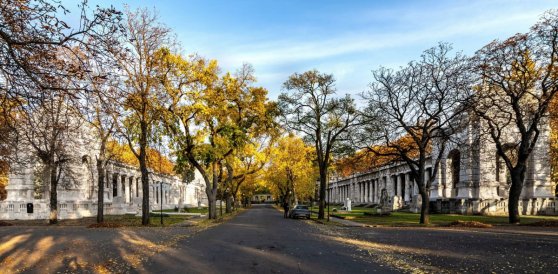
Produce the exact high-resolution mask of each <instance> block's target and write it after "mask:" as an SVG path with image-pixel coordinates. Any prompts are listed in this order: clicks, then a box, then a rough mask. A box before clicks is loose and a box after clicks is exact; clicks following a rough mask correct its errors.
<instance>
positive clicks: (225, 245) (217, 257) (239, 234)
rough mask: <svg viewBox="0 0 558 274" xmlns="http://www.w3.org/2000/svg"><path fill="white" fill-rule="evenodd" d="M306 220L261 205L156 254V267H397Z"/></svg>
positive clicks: (152, 267)
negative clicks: (327, 237)
mask: <svg viewBox="0 0 558 274" xmlns="http://www.w3.org/2000/svg"><path fill="white" fill-rule="evenodd" d="M320 235H321V234H320V232H319V231H318V230H317V229H316V227H315V226H313V225H309V224H308V223H307V222H306V221H301V220H291V219H284V218H283V215H282V213H281V212H279V211H278V210H276V209H275V208H273V207H271V206H259V205H255V206H253V207H252V208H251V209H249V210H247V211H245V212H243V213H241V214H240V215H238V216H237V217H235V218H234V219H232V220H230V221H228V222H226V223H224V224H221V225H219V226H216V227H214V228H211V229H208V230H206V231H203V232H201V233H199V234H197V235H195V236H194V237H191V238H188V239H186V240H183V241H181V242H179V243H178V244H177V246H176V247H175V248H173V249H171V250H168V251H166V252H162V253H159V254H157V255H155V256H154V257H152V258H151V259H150V260H149V261H148V262H147V264H146V265H145V269H144V270H145V271H147V272H150V273H363V272H380V273H390V272H395V269H393V268H390V267H388V266H385V265H382V264H380V263H374V262H373V261H371V260H367V259H366V258H364V257H363V256H366V255H368V253H367V251H364V250H361V249H358V248H355V247H353V246H351V245H347V244H343V243H340V242H336V241H328V240H325V239H324V238H322V237H321V236H320Z"/></svg>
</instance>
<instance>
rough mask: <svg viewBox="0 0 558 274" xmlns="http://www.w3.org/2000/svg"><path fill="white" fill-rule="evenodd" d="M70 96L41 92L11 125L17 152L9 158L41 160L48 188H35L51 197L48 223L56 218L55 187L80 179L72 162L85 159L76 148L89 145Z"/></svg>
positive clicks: (22, 162)
mask: <svg viewBox="0 0 558 274" xmlns="http://www.w3.org/2000/svg"><path fill="white" fill-rule="evenodd" d="M69 98H70V96H60V93H56V92H52V93H50V94H47V93H43V100H42V104H40V105H26V106H24V109H26V111H25V113H22V115H21V116H20V117H21V118H20V119H18V120H17V121H18V123H17V124H15V125H13V126H14V130H15V131H16V132H17V141H18V144H17V147H18V152H16V155H13V156H14V158H12V161H11V162H12V163H18V164H20V165H23V166H27V167H29V166H30V165H33V164H34V162H35V161H36V159H38V160H39V161H40V163H41V164H42V166H43V171H44V172H43V174H44V175H46V177H43V178H40V179H41V180H42V182H43V184H42V186H43V187H45V188H46V187H47V186H50V189H49V190H47V189H38V190H37V191H38V192H39V193H45V194H47V195H46V196H48V197H49V199H50V216H49V222H50V223H51V224H55V223H57V222H58V188H59V186H60V187H64V188H67V187H71V186H73V185H76V184H79V183H80V182H79V181H80V180H79V175H78V174H77V173H76V172H77V169H76V168H75V165H76V164H79V163H80V160H84V161H86V159H82V157H81V153H79V148H80V147H81V148H83V147H87V146H88V145H89V144H88V143H87V140H85V139H83V138H82V132H81V130H82V128H81V126H82V124H83V120H81V118H80V114H79V112H78V111H77V110H76V108H74V107H73V106H74V103H72V102H71V100H70V99H69ZM21 154H25V155H21ZM61 182H62V184H61Z"/></svg>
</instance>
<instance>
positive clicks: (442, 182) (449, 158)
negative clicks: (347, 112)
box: [327, 125, 558, 215]
mask: <svg viewBox="0 0 558 274" xmlns="http://www.w3.org/2000/svg"><path fill="white" fill-rule="evenodd" d="M478 136H480V132H479V131H478V128H475V127H474V126H472V125H469V126H468V127H467V128H465V129H464V130H463V131H462V132H460V133H459V134H457V136H455V137H456V138H457V139H458V140H456V141H455V142H452V143H451V144H450V145H449V146H448V148H447V149H446V151H445V152H444V154H443V155H444V156H443V158H442V161H441V166H440V168H439V170H438V172H437V174H432V159H428V163H427V169H426V172H425V174H424V176H425V178H426V179H428V176H435V178H434V181H433V183H432V186H431V187H430V210H431V212H435V213H436V212H439V213H459V214H484V215H501V214H502V215H503V214H507V212H508V208H507V206H508V204H507V203H508V194H509V187H510V182H511V181H510V177H509V174H508V171H507V169H506V166H505V164H504V163H503V161H502V160H501V159H500V157H498V156H497V154H496V147H495V145H494V143H493V142H492V141H491V140H490V139H488V138H478ZM508 139H509V140H510V143H509V146H510V147H512V146H513V145H512V144H513V141H514V139H513V134H509V137H508ZM506 145H507V144H506ZM434 147H436V146H434ZM436 154H437V152H436V151H435V152H434V153H433V155H436ZM431 174H432V175H431ZM383 189H385V190H386V192H387V194H388V197H389V202H390V207H392V208H393V209H394V210H397V209H409V210H410V211H413V212H418V211H419V210H420V202H418V200H420V199H421V198H420V197H419V196H420V195H419V192H418V188H417V186H416V183H414V182H413V180H412V179H411V176H410V169H409V167H408V166H407V164H406V163H403V162H398V163H391V164H389V165H385V166H381V167H378V168H374V169H371V170H370V171H369V172H366V173H360V174H353V175H351V176H349V177H346V178H334V179H331V180H330V183H329V187H328V190H327V195H328V199H329V201H330V202H331V203H343V202H344V201H345V200H346V199H350V200H351V201H352V202H353V205H355V204H379V203H380V198H381V192H382V190H383ZM519 208H520V213H521V214H523V215H558V200H557V198H556V184H555V183H553V182H551V180H550V158H549V130H548V129H547V130H544V131H542V132H541V134H540V137H539V141H538V143H537V147H536V148H535V150H534V151H533V153H532V154H531V157H530V159H529V162H528V167H527V172H526V178H525V182H524V186H523V190H522V192H521V198H520V203H519Z"/></svg>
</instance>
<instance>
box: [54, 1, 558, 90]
mask: <svg viewBox="0 0 558 274" xmlns="http://www.w3.org/2000/svg"><path fill="white" fill-rule="evenodd" d="M90 4H92V5H95V4H99V5H101V6H107V5H115V6H116V7H117V8H122V7H123V5H124V4H128V5H129V6H130V8H137V7H150V8H152V7H154V8H156V9H157V10H158V12H159V15H160V17H161V19H160V20H161V22H163V23H164V24H166V25H167V26H168V27H170V28H172V29H173V30H174V32H175V33H176V35H177V38H178V40H179V41H180V42H181V44H182V48H183V49H184V53H192V52H195V53H198V54H200V55H202V56H204V57H206V58H211V59H217V60H218V61H219V63H220V66H221V67H222V68H223V70H229V71H234V70H235V69H237V68H239V67H240V66H241V65H242V63H250V64H252V65H253V66H254V68H255V70H256V76H257V77H258V83H259V85H261V86H264V87H266V88H267V89H268V90H269V91H270V95H269V97H270V98H271V99H275V98H276V97H277V96H278V95H279V93H280V92H281V85H282V83H283V82H284V81H285V80H286V79H287V77H288V76H289V75H290V74H292V73H294V72H304V71H306V70H309V69H313V68H316V69H318V70H320V71H322V72H326V73H332V74H334V75H335V77H336V79H337V88H338V93H340V94H344V93H351V94H358V93H360V92H362V91H364V90H366V89H367V86H368V84H369V83H370V82H371V80H372V75H371V70H373V69H376V68H378V67H379V66H386V67H394V68H396V67H399V66H401V65H405V64H406V63H407V62H409V61H411V60H414V59H418V58H419V56H420V54H421V52H422V51H423V50H425V49H427V48H429V47H432V46H434V45H436V44H437V43H438V42H439V41H444V42H450V43H452V44H453V46H454V48H455V49H456V50H461V51H463V52H464V53H466V54H473V53H474V52H475V51H476V50H478V49H480V48H481V47H482V46H483V45H485V44H487V43H488V42H490V41H492V40H494V39H505V38H507V37H509V36H510V35H513V34H515V33H517V32H526V31H527V30H528V29H529V27H530V26H531V25H533V24H534V23H535V22H536V21H537V18H538V17H539V16H540V15H541V14H542V13H543V12H544V11H546V10H548V9H551V8H558V5H556V4H558V3H557V1H538V0H533V1H514V0H507V1H490V0H484V1H483V0H477V1H364V0H362V1H317V0H314V1H300V0H299V1H296V0H291V1H279V0H276V1H272V0H268V1H225V0H223V1H210V0H205V1H203V0H199V1H178V0H174V1H171V0H160V1H151V0H145V1H130V0H129V1H122V0H112V1H103V0H90ZM65 5H66V6H73V5H75V4H74V1H69V0H68V1H65Z"/></svg>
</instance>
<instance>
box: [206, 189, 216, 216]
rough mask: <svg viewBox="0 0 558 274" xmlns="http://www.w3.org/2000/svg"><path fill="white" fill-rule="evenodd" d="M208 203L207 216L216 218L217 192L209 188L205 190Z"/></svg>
mask: <svg viewBox="0 0 558 274" xmlns="http://www.w3.org/2000/svg"><path fill="white" fill-rule="evenodd" d="M206 193H207V203H208V205H207V206H208V208H207V210H208V214H207V216H208V218H209V219H217V193H216V192H214V191H211V190H208V191H206Z"/></svg>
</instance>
